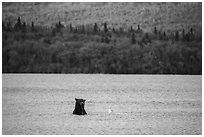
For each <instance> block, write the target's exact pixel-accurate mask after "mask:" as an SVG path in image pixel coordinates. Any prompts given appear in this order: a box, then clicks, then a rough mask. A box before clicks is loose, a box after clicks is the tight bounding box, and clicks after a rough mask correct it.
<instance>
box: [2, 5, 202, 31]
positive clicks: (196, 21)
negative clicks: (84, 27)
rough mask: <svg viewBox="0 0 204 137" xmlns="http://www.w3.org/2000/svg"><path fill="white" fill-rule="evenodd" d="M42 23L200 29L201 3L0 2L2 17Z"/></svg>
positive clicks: (147, 28)
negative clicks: (20, 18)
mask: <svg viewBox="0 0 204 137" xmlns="http://www.w3.org/2000/svg"><path fill="white" fill-rule="evenodd" d="M17 16H22V18H23V20H25V21H26V22H28V23H29V22H31V21H32V20H35V22H36V23H38V24H41V25H52V24H54V23H55V22H56V21H58V20H61V21H62V22H63V23H64V24H69V23H74V24H93V23H95V22H98V23H99V24H100V23H103V22H105V21H107V22H108V23H109V24H112V25H114V26H118V27H119V26H130V25H133V26H134V27H137V25H138V24H141V26H142V28H143V29H145V30H147V31H149V30H150V29H151V30H152V29H153V27H154V26H157V27H158V28H159V29H164V30H175V29H178V30H181V29H182V28H185V29H189V28H190V27H193V28H195V29H197V31H199V30H201V28H202V3H102V2H101V3H3V6H2V18H3V20H9V19H10V20H11V21H15V20H16V18H17Z"/></svg>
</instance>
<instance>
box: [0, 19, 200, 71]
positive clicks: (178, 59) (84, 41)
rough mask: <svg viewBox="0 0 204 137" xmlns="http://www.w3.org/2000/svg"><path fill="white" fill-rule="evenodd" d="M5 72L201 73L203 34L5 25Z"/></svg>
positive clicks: (3, 41) (82, 26) (17, 24)
mask: <svg viewBox="0 0 204 137" xmlns="http://www.w3.org/2000/svg"><path fill="white" fill-rule="evenodd" d="M2 29H3V31H2V56H3V58H2V63H3V64H2V71H3V73H105V74H202V35H201V34H197V33H196V32H195V31H194V30H193V28H191V29H190V30H189V31H188V32H185V30H184V29H183V30H182V32H179V31H175V32H170V33H167V32H165V31H160V30H158V29H157V27H155V28H154V29H153V31H152V32H144V31H143V30H142V28H141V26H140V25H138V26H137V28H136V29H135V28H133V27H132V26H130V27H129V28H128V29H126V28H122V27H120V28H114V27H110V26H108V24H107V23H106V22H105V23H103V25H102V26H99V25H98V24H97V23H95V24H93V25H78V26H77V25H74V24H69V25H68V26H65V25H63V24H62V23H61V22H60V21H59V22H57V23H56V24H55V25H54V26H52V27H46V26H37V25H35V24H34V22H31V24H30V25H28V24H26V22H22V21H21V18H20V17H18V19H17V21H16V23H15V24H14V25H12V23H11V22H7V23H5V22H2Z"/></svg>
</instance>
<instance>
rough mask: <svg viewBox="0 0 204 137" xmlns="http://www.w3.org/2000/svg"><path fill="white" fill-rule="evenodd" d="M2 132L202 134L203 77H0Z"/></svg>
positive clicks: (33, 75) (77, 75)
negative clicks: (78, 104) (78, 111)
mask: <svg viewBox="0 0 204 137" xmlns="http://www.w3.org/2000/svg"><path fill="white" fill-rule="evenodd" d="M75 98H83V99H86V102H85V110H86V112H87V113H88V115H85V116H78V115H72V112H73V110H74V106H75ZM109 107H111V108H112V110H113V112H112V113H108V109H109ZM2 132H3V134H43V135H44V134H61V135H62V134H78V135H79V134H80V135H81V134H82V135H84V134H98V135H100V134H106V135H110V134H126V135H130V134H135V135H137V134H202V76H201V75H104V74H66V75H65V74H3V75H2Z"/></svg>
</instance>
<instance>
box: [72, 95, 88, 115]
mask: <svg viewBox="0 0 204 137" xmlns="http://www.w3.org/2000/svg"><path fill="white" fill-rule="evenodd" d="M75 100H76V103H75V109H74V111H73V114H75V115H86V114H87V113H86V111H85V109H84V106H85V101H86V100H84V99H77V98H75Z"/></svg>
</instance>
